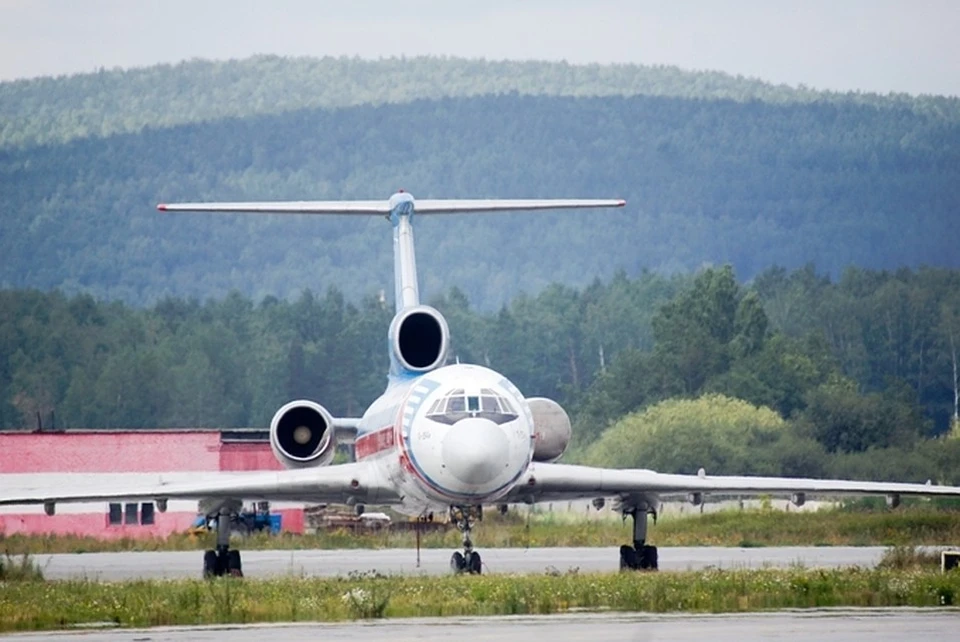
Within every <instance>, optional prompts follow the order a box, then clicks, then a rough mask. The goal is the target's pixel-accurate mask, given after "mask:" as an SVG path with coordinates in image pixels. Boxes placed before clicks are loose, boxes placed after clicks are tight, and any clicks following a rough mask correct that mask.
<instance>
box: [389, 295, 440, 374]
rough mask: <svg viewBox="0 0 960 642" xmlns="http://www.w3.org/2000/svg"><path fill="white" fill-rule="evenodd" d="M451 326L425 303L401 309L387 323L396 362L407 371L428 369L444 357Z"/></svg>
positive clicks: (436, 365)
mask: <svg viewBox="0 0 960 642" xmlns="http://www.w3.org/2000/svg"><path fill="white" fill-rule="evenodd" d="M449 345H450V330H449V328H447V321H446V319H444V318H443V315H441V314H440V313H439V312H437V311H436V310H435V309H433V308H431V307H430V306H427V305H421V306H417V307H415V308H410V309H409V310H404V311H402V312H400V313H399V314H397V316H395V317H394V318H393V322H392V323H391V324H390V348H391V351H392V353H393V354H392V357H393V360H394V361H395V363H396V364H397V365H398V366H399V367H400V368H401V369H402V370H406V371H408V372H429V371H430V370H434V369H436V368H439V367H440V366H442V365H443V364H444V363H445V362H446V360H447V348H448V346H449Z"/></svg>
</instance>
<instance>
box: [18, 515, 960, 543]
mask: <svg viewBox="0 0 960 642" xmlns="http://www.w3.org/2000/svg"><path fill="white" fill-rule="evenodd" d="M630 538H631V532H630V522H629V521H627V522H626V523H625V524H624V523H623V522H621V520H620V519H617V518H613V519H592V520H587V519H583V517H582V516H581V515H570V514H563V513H542V514H534V515H533V516H531V518H530V519H529V523H528V521H527V519H526V516H525V515H523V514H521V513H516V512H514V513H511V514H508V515H507V516H501V515H499V514H496V513H495V512H493V511H490V514H488V515H486V516H485V519H484V521H483V522H481V523H479V524H478V525H477V527H476V530H475V534H474V541H475V542H477V544H478V545H480V546H483V547H486V548H492V547H520V548H522V547H528V546H529V547H542V546H615V545H618V544H621V543H624V542H626V541H628V540H629V539H630ZM650 538H651V541H652V542H653V543H655V544H657V545H659V546H741V547H758V546H801V545H803V546H809V545H820V546H895V545H908V544H909V545H933V546H936V545H943V544H948V543H951V542H956V543H958V544H960V511H956V510H938V509H936V508H931V507H924V506H920V507H909V508H907V507H901V508H898V509H896V510H880V511H876V512H873V511H850V510H836V509H835V510H822V511H817V512H802V513H801V512H790V513H785V512H781V511H774V510H762V509H761V510H747V511H736V510H734V511H722V512H715V513H705V514H702V515H700V514H696V515H687V516H674V515H671V516H668V517H664V518H661V519H660V520H659V522H658V524H657V525H656V526H653V525H651V528H650ZM415 542H416V540H415V535H414V533H412V532H398V531H390V530H388V529H384V530H381V531H376V532H369V533H352V532H348V531H344V530H334V531H326V532H321V533H318V534H316V535H302V536H301V535H292V534H288V533H287V534H283V535H280V536H269V535H263V534H260V535H254V536H251V537H248V538H245V539H244V540H243V541H242V542H240V543H238V544H237V545H238V547H240V548H244V549H344V548H412V547H414V546H415ZM459 544H460V535H459V533H457V532H456V531H455V530H449V531H446V532H442V531H441V532H432V533H424V534H423V535H422V541H421V545H422V546H423V547H424V548H458V547H459ZM212 545H213V538H212V535H207V536H201V537H193V536H190V535H186V534H175V535H171V536H170V537H167V538H162V539H159V538H154V539H118V540H97V539H94V538H92V537H78V536H73V535H29V536H25V535H9V536H3V535H0V549H2V550H6V551H8V552H9V553H11V554H16V555H20V554H24V553H29V554H42V553H92V552H102V551H173V550H200V549H205V548H210V547H212Z"/></svg>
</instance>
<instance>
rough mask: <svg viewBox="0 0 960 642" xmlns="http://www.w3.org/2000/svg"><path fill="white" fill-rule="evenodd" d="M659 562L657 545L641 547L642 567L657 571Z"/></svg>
mask: <svg viewBox="0 0 960 642" xmlns="http://www.w3.org/2000/svg"><path fill="white" fill-rule="evenodd" d="M659 562H660V560H659V559H658V555H657V547H656V546H644V547H643V548H641V549H640V568H642V569H647V570H651V571H655V570H657V568H658V564H659Z"/></svg>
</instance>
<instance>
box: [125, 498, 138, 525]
mask: <svg viewBox="0 0 960 642" xmlns="http://www.w3.org/2000/svg"><path fill="white" fill-rule="evenodd" d="M138 522H139V520H138V519H137V504H136V502H134V503H132V504H127V505H126V506H124V511H123V523H124V524H136V523H138Z"/></svg>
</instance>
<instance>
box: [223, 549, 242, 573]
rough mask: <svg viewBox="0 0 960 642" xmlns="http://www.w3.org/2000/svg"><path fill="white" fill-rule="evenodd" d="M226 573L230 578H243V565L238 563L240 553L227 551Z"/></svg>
mask: <svg viewBox="0 0 960 642" xmlns="http://www.w3.org/2000/svg"><path fill="white" fill-rule="evenodd" d="M227 573H228V574H229V575H230V577H243V565H242V564H241V562H240V551H234V550H230V551H227Z"/></svg>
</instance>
